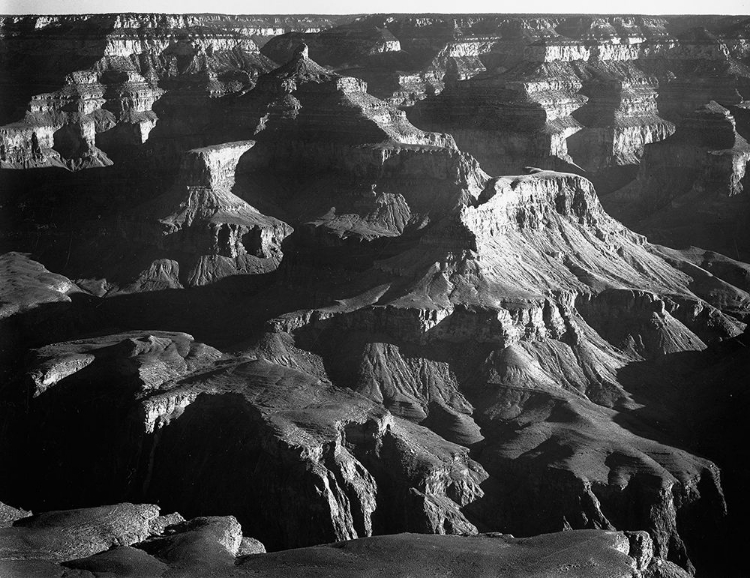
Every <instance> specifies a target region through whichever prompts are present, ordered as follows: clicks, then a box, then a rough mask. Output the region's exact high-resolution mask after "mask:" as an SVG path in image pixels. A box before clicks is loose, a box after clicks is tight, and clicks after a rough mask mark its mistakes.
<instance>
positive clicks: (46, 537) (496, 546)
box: [0, 504, 688, 578]
mask: <svg viewBox="0 0 750 578" xmlns="http://www.w3.org/2000/svg"><path fill="white" fill-rule="evenodd" d="M158 513H159V508H158V507H156V506H153V505H133V504H118V505H115V506H106V507H101V508H93V509H84V510H74V511H59V512H49V513H45V514H41V515H38V516H34V517H33V518H29V519H28V520H27V521H22V522H23V523H21V522H17V523H16V524H15V525H14V526H12V527H11V528H8V529H5V530H0V534H3V533H4V536H3V538H5V540H6V541H8V542H9V541H10V540H17V541H18V546H17V549H15V550H12V549H9V548H7V547H6V548H5V549H3V550H0V570H2V571H3V575H4V576H7V577H8V578H17V577H18V578H20V577H27V576H29V575H31V574H32V573H33V575H34V576H42V577H47V576H50V577H51V576H60V575H61V573H62V572H64V574H65V575H66V576H81V577H83V576H90V575H91V573H94V574H98V573H106V574H108V575H110V576H113V577H114V578H125V577H129V576H145V575H148V576H154V577H160V576H169V575H171V574H174V573H175V572H177V573H179V574H180V575H181V576H188V577H193V576H196V577H197V576H206V575H211V576H223V575H227V573H228V572H230V571H231V573H232V575H233V576H234V575H236V576H250V575H255V574H258V573H259V572H260V573H262V574H263V575H264V576H288V575H289V573H290V572H292V573H293V574H294V576H319V575H320V573H321V572H325V573H326V575H331V576H352V575H355V574H361V573H362V572H373V571H375V572H378V573H379V574H387V575H398V576H405V575H407V573H408V575H409V576H419V577H421V576H425V577H427V576H434V575H435V573H436V572H443V571H445V570H446V569H448V571H450V572H455V573H457V574H458V573H460V574H464V573H466V572H469V571H471V572H473V573H476V572H489V571H496V570H497V568H503V569H505V570H508V571H512V572H514V573H515V574H517V575H519V576H524V577H526V576H528V577H536V576H555V577H556V576H565V575H567V574H568V573H569V571H570V570H571V569H575V570H576V573H577V575H579V576H601V572H602V568H606V571H607V575H608V576H623V577H626V576H627V577H632V576H636V577H640V578H645V577H654V578H656V577H660V576H677V577H680V578H681V577H683V576H688V574H686V573H684V572H682V571H680V569H679V568H678V567H676V566H674V565H673V564H670V563H669V562H665V561H664V560H662V559H660V558H658V557H655V556H654V555H653V549H652V544H651V541H650V538H649V537H648V534H646V533H645V532H624V533H623V532H597V531H590V530H588V531H586V530H582V531H577V532H565V533H559V534H549V535H546V536H539V537H536V538H531V539H525V540H519V539H516V538H513V537H512V536H509V535H503V534H498V533H494V534H485V535H482V536H472V537H469V536H425V535H421V534H399V535H395V536H384V537H379V538H372V539H369V540H350V541H341V542H337V543H335V544H330V545H326V546H318V547H315V548H303V549H297V550H292V551H288V552H278V553H274V554H265V549H264V548H263V545H262V544H260V543H259V542H258V541H257V540H255V539H253V538H249V537H243V536H242V528H241V527H240V525H239V524H238V523H237V521H236V520H235V519H234V518H233V517H231V516H227V517H200V518H193V519H191V520H189V521H185V520H184V518H182V516H180V515H179V514H177V513H174V514H170V515H168V516H159V515H158ZM74 529H75V530H76V531H78V532H79V533H80V534H81V535H85V536H86V537H87V538H89V542H88V543H87V544H86V547H87V548H88V550H89V552H87V551H85V550H83V551H82V550H81V549H80V542H77V541H76V540H70V532H71V530H74ZM21 536H23V538H25V539H26V540H27V542H26V543H23V542H21V541H20V540H19V538H20V537H21ZM111 543H113V544H114V547H112V548H111V549H107V546H109V544H111ZM251 544H252V545H253V546H252V547H250V545H251ZM467 551H471V552H472V556H471V559H468V558H467V557H466V555H465V553H466V552H467ZM89 553H90V555H86V554H89ZM77 556H78V557H77ZM394 573H395V574H394Z"/></svg>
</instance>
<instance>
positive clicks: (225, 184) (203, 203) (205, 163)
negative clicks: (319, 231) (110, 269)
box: [120, 141, 292, 291]
mask: <svg viewBox="0 0 750 578" xmlns="http://www.w3.org/2000/svg"><path fill="white" fill-rule="evenodd" d="M254 144H255V143H254V142H253V141H243V142H236V143H226V144H223V145H217V146H213V147H207V148H201V149H194V150H192V151H189V152H188V153H187V154H186V155H185V157H184V160H183V163H182V168H181V172H180V181H181V182H179V183H178V184H176V185H175V186H174V187H173V189H172V190H171V191H169V192H167V193H165V194H164V195H162V196H160V197H157V198H156V199H154V200H153V201H151V202H149V203H147V204H145V205H142V206H140V207H137V208H136V209H135V210H133V211H132V212H131V213H130V214H128V215H125V216H124V217H123V219H122V220H121V222H120V229H121V233H122V235H123V237H124V238H127V239H128V242H130V243H132V242H135V243H137V244H139V245H142V246H144V247H153V248H155V249H157V250H158V252H159V253H158V254H157V255H155V256H156V257H157V259H155V260H154V261H152V263H151V264H150V265H148V266H147V268H144V269H143V270H142V271H141V273H140V274H138V277H137V278H136V279H135V280H134V281H132V282H131V284H130V285H129V286H126V287H125V288H124V290H125V291H133V290H135V291H143V290H153V289H161V288H165V287H169V288H179V287H182V286H196V285H205V284H207V283H212V282H215V281H217V280H219V279H222V278H223V277H227V276H231V275H240V274H261V273H267V272H270V271H273V270H274V269H275V268H276V267H277V266H278V264H279V263H280V261H281V258H282V252H281V243H282V241H283V240H284V238H285V237H287V236H288V235H289V234H290V233H291V232H292V229H291V227H289V226H288V225H287V224H286V223H283V222H282V221H279V220H278V219H274V218H273V217H268V216H266V215H263V214H261V213H260V212H259V211H257V210H256V209H255V208H253V207H251V206H250V205H248V204H247V203H246V202H244V201H243V200H242V199H240V198H238V197H237V196H235V195H234V194H232V193H231V189H232V187H233V185H234V181H235V170H236V167H237V163H238V162H239V160H240V158H241V157H242V155H243V154H245V153H246V152H247V151H249V150H250V149H251V148H252V147H253V146H254Z"/></svg>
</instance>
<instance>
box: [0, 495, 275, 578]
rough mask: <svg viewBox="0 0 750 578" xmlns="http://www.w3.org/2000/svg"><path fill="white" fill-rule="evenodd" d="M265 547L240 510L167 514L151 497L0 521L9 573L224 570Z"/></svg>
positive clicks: (1, 558)
mask: <svg viewBox="0 0 750 578" xmlns="http://www.w3.org/2000/svg"><path fill="white" fill-rule="evenodd" d="M264 552H265V548H264V547H263V544H261V543H260V542H258V541H257V540H255V539H254V538H249V537H243V536H242V528H241V526H240V525H239V524H238V523H237V520H236V519H234V518H233V517H232V516H226V517H203V518H194V519H192V520H189V521H187V522H186V521H185V519H184V518H183V517H182V516H180V514H178V513H174V514H170V515H167V516H160V515H159V507H158V506H154V505H151V504H138V505H135V504H129V503H123V504H116V505H113V506H101V507H98V508H84V509H78V510H61V511H55V512H45V513H43V514H38V515H34V516H31V517H27V518H24V519H22V520H19V521H17V522H15V523H14V524H13V525H12V526H10V527H8V528H3V529H0V571H1V572H2V575H3V576H4V577H7V578H22V577H23V578H28V577H29V576H40V577H48V576H49V577H53V576H62V575H65V576H81V577H83V576H91V575H92V573H93V574H94V575H98V574H100V573H104V574H106V575H108V576H115V577H123V578H124V577H131V576H132V577H143V576H153V577H158V576H163V575H168V574H167V573H172V572H180V575H183V576H205V575H207V574H206V572H211V575H212V576H214V575H224V573H227V572H229V571H230V570H231V569H232V567H233V565H234V564H235V557H236V556H246V555H249V554H259V553H264ZM215 572H219V574H215Z"/></svg>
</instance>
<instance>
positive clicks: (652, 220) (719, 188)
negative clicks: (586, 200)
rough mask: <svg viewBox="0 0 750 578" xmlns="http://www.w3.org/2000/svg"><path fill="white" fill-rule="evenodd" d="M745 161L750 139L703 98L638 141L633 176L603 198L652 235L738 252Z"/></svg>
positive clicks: (742, 247)
mask: <svg viewBox="0 0 750 578" xmlns="http://www.w3.org/2000/svg"><path fill="white" fill-rule="evenodd" d="M748 160H750V145H748V143H747V141H746V140H745V139H744V138H743V137H742V136H740V135H739V134H738V133H737V130H736V122H735V119H734V117H733V116H732V115H731V114H730V113H729V111H728V110H727V109H726V108H724V107H722V106H721V105H719V104H717V103H716V102H715V101H711V102H710V103H708V104H706V105H705V106H702V107H700V108H698V109H697V110H695V111H694V112H692V113H690V114H686V115H685V116H684V117H683V119H682V121H681V122H680V123H679V125H678V128H677V132H676V133H675V134H674V135H673V136H671V137H670V138H668V139H666V140H664V141H662V142H660V143H654V144H653V145H649V146H648V147H646V152H645V155H644V158H643V162H642V163H641V166H640V169H639V173H638V178H637V179H636V180H635V181H633V182H632V183H630V184H628V185H627V186H625V187H624V188H623V189H621V190H619V191H617V192H616V193H614V194H612V195H610V196H608V197H605V203H606V206H607V208H608V210H610V211H611V212H612V213H613V214H614V215H616V216H618V217H619V218H621V219H622V220H623V221H625V222H627V223H628V224H631V226H634V227H636V228H638V229H639V230H642V231H644V232H646V233H648V234H649V235H650V236H652V238H654V240H658V241H659V242H662V243H666V244H669V245H672V246H677V247H679V248H682V247H684V246H685V245H691V244H702V245H703V246H704V247H706V248H708V249H716V250H719V251H723V252H725V253H728V254H731V255H733V256H738V257H741V258H746V256H747V255H748V250H750V246H748V241H747V235H745V234H744V230H745V226H746V224H747V223H748V218H750V217H749V216H750V207H749V206H748V195H747V193H746V192H745V190H744V189H745V186H746V185H745V183H746V181H747V179H746V178H745V175H746V165H747V162H748Z"/></svg>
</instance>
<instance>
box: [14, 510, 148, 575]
mask: <svg viewBox="0 0 750 578" xmlns="http://www.w3.org/2000/svg"><path fill="white" fill-rule="evenodd" d="M158 516H159V508H158V507H157V506H153V505H150V504H138V505H136V504H128V503H124V504H117V505H114V506H101V507H98V508H89V509H81V510H67V511H57V512H45V513H43V514H37V515H34V516H30V517H28V518H22V519H21V520H18V521H16V522H14V523H13V525H12V526H11V527H9V528H2V529H0V560H49V561H52V562H62V561H65V560H71V559H74V558H83V557H85V556H90V555H92V554H96V553H98V552H102V551H104V550H108V549H109V548H111V547H113V546H130V545H131V544H135V543H136V542H142V541H143V540H145V539H146V538H148V537H149V535H150V534H151V524H152V522H153V521H155V520H156V519H157V518H158Z"/></svg>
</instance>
